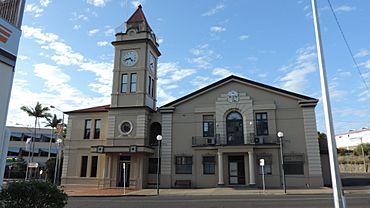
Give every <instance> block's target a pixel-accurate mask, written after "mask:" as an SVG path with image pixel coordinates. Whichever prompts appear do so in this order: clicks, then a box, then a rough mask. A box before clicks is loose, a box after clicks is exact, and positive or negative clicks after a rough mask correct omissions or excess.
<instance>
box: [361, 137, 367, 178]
mask: <svg viewBox="0 0 370 208" xmlns="http://www.w3.org/2000/svg"><path fill="white" fill-rule="evenodd" d="M360 141H361V153H362V160H363V163H364V172H365V173H366V161H365V151H364V144H363V143H362V137H360Z"/></svg>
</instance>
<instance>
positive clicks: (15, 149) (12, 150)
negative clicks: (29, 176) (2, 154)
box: [8, 147, 21, 153]
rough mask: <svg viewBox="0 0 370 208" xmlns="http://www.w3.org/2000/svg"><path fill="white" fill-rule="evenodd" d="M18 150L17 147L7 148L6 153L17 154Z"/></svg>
mask: <svg viewBox="0 0 370 208" xmlns="http://www.w3.org/2000/svg"><path fill="white" fill-rule="evenodd" d="M20 149H21V148H19V147H9V148H8V152H13V153H19V150H20Z"/></svg>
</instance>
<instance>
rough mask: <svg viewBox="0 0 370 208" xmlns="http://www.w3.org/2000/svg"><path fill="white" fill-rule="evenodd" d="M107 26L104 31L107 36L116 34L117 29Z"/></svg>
mask: <svg viewBox="0 0 370 208" xmlns="http://www.w3.org/2000/svg"><path fill="white" fill-rule="evenodd" d="M105 28H106V29H107V30H106V31H104V34H105V36H108V37H112V36H114V35H115V34H116V31H115V30H114V28H112V27H111V26H106V27H105Z"/></svg>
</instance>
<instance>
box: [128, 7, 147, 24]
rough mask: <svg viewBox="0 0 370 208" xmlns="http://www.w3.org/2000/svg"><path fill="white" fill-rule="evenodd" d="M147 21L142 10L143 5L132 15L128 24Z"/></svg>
mask: <svg viewBox="0 0 370 208" xmlns="http://www.w3.org/2000/svg"><path fill="white" fill-rule="evenodd" d="M141 21H145V22H147V21H146V18H145V15H144V12H143V10H142V9H141V5H139V6H138V8H137V9H136V11H135V12H134V13H133V14H132V15H131V17H130V18H129V19H128V20H127V23H135V22H141Z"/></svg>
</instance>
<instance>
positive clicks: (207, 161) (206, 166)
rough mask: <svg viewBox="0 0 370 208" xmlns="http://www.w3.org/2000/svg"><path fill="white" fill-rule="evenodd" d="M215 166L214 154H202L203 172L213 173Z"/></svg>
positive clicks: (206, 173)
mask: <svg viewBox="0 0 370 208" xmlns="http://www.w3.org/2000/svg"><path fill="white" fill-rule="evenodd" d="M215 167H216V160H215V156H204V157H203V174H205V175H214V174H215V169H216V168H215Z"/></svg>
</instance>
